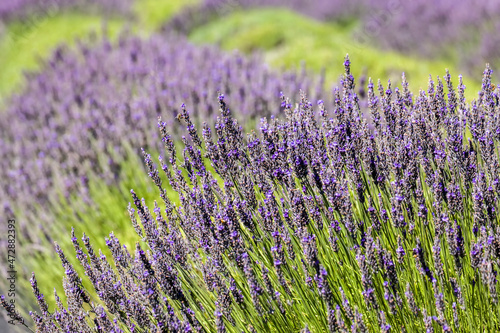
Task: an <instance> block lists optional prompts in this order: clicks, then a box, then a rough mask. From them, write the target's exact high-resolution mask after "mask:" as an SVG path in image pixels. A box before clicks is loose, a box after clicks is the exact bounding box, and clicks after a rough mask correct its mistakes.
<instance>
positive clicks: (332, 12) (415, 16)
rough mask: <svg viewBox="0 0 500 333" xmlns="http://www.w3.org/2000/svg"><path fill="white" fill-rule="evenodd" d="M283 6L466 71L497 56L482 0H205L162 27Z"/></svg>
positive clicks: (490, 2)
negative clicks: (449, 60)
mask: <svg viewBox="0 0 500 333" xmlns="http://www.w3.org/2000/svg"><path fill="white" fill-rule="evenodd" d="M249 7H286V8H290V9H293V10H295V11H297V12H298V13H301V14H303V15H307V16H310V17H313V18H315V19H318V20H322V21H331V20H336V21H344V22H345V21H352V20H355V19H358V20H359V21H360V23H361V24H360V25H359V26H358V28H357V29H356V31H355V33H354V35H355V37H356V39H357V40H358V41H359V42H360V43H373V42H377V43H378V46H382V47H390V48H392V49H395V50H397V51H402V52H404V53H407V54H414V53H415V52H417V53H419V54H420V55H424V56H441V57H442V56H451V57H457V58H458V59H457V60H458V61H460V64H461V65H462V66H463V67H464V68H465V69H466V70H467V72H468V74H472V73H477V71H478V70H481V69H482V67H483V66H484V63H486V62H490V63H495V62H499V61H500V49H499V48H498V47H497V45H498V44H499V42H500V40H499V38H500V37H499V35H498V33H497V32H498V31H500V20H499V19H500V2H499V1H497V0H485V1H480V2H478V3H474V4H473V3H471V2H470V1H468V0H455V1H454V0H439V1H430V0H416V1H403V0H392V1H382V0H291V1H288V0H287V1H284V0H265V1H264V0H205V1H204V2H203V3H202V4H200V5H198V6H192V7H187V8H185V9H184V10H183V11H181V13H180V14H179V15H177V17H175V18H174V19H172V20H171V21H169V22H168V23H167V24H166V26H165V30H172V29H174V30H178V31H182V32H184V33H187V32H189V31H191V30H192V29H194V28H195V27H197V26H200V25H203V24H205V23H207V22H208V21H209V20H211V19H213V18H214V17H218V16H221V15H224V14H227V13H230V12H231V11H233V10H237V9H238V8H249Z"/></svg>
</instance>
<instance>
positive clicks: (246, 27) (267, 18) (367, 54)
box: [190, 9, 481, 98]
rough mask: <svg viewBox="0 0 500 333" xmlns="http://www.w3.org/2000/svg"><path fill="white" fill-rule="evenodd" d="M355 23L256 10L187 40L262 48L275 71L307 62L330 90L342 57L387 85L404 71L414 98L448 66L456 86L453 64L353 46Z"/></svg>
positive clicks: (472, 93) (474, 87)
mask: <svg viewBox="0 0 500 333" xmlns="http://www.w3.org/2000/svg"><path fill="white" fill-rule="evenodd" d="M356 24H357V23H356V22H353V21H349V22H347V24H342V25H341V24H335V23H322V22H316V21H314V20H312V19H309V18H306V17H304V16H301V15H299V14H296V13H293V12H291V11H289V10H284V9H254V10H248V11H244V12H242V11H240V12H235V13H233V14H231V15H229V16H227V17H221V18H219V19H217V20H214V21H212V22H210V23H208V24H206V25H204V26H201V27H199V28H197V29H195V30H194V31H193V32H192V33H191V34H190V39H191V41H193V42H195V43H198V44H204V43H215V44H219V45H220V46H221V47H222V48H224V49H226V50H233V49H239V50H241V51H243V52H247V53H248V52H251V51H255V50H261V51H262V52H263V54H264V56H265V60H266V61H267V62H269V63H270V64H272V65H274V66H275V67H285V68H294V67H295V68H296V67H298V66H300V64H301V62H305V64H306V68H308V69H310V70H313V71H315V72H319V71H321V70H322V69H323V68H324V69H325V74H326V84H327V85H328V88H329V87H330V86H331V84H332V83H335V82H338V78H339V77H340V75H341V74H342V73H343V71H344V69H343V59H344V57H345V55H346V53H348V54H349V57H350V58H351V61H352V63H353V68H354V70H353V75H354V76H355V77H357V78H360V77H361V75H362V74H366V75H367V76H368V77H372V78H373V79H374V81H375V82H376V80H377V79H379V78H380V79H381V80H382V83H383V84H384V86H385V85H386V84H387V80H388V79H390V80H391V82H393V83H398V82H399V81H400V79H401V74H402V72H405V74H406V77H407V79H408V81H409V82H411V84H412V85H411V86H410V89H411V90H412V91H413V92H414V94H416V93H418V90H419V89H427V82H428V79H429V74H432V75H433V76H435V75H440V76H441V77H442V76H443V75H444V74H445V69H446V68H449V69H450V73H451V74H452V76H453V77H455V79H454V82H455V83H457V82H458V79H457V78H456V77H457V76H458V74H460V72H459V71H458V70H457V68H456V66H455V65H454V63H453V62H449V61H444V60H441V61H428V60H425V59H421V58H417V57H415V58H413V57H407V56H403V55H401V54H398V53H397V52H392V51H383V50H379V49H376V48H374V47H372V46H370V45H367V44H360V43H358V42H356V41H355V39H354V38H353V36H352V31H353V30H354V29H355V28H356ZM480 75H481V73H478V79H480V78H481V76H480ZM464 81H465V84H466V85H467V87H468V89H467V97H468V98H474V97H476V96H477V95H476V93H477V91H479V89H480V85H479V83H478V80H472V79H470V78H467V77H464Z"/></svg>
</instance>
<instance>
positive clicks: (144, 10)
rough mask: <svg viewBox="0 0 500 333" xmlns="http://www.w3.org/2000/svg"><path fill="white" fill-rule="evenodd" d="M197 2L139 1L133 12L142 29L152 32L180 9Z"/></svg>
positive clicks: (191, 0) (187, 0)
mask: <svg viewBox="0 0 500 333" xmlns="http://www.w3.org/2000/svg"><path fill="white" fill-rule="evenodd" d="M198 2H199V0H184V1H179V0H174V1H172V0H140V1H137V2H136V3H135V6H134V12H135V13H136V15H137V16H138V18H139V23H140V27H141V28H142V29H145V30H146V31H154V30H157V29H158V28H160V27H161V26H162V24H163V23H165V22H167V21H168V19H169V18H170V17H171V16H172V15H173V14H175V13H177V12H178V11H179V10H180V9H181V8H182V7H184V6H188V5H193V4H196V3H198Z"/></svg>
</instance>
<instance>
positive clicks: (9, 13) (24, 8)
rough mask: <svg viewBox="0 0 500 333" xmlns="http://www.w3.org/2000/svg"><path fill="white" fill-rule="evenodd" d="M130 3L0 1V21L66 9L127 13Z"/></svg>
mask: <svg viewBox="0 0 500 333" xmlns="http://www.w3.org/2000/svg"><path fill="white" fill-rule="evenodd" d="M132 3H133V0H6V1H0V21H2V22H6V21H10V20H13V19H29V18H30V17H33V16H39V15H41V16H46V15H52V14H54V13H56V12H58V11H60V10H61V9H67V8H78V9H80V10H89V9H91V10H95V9H96V8H98V9H99V11H100V12H101V11H105V12H113V13H128V12H129V11H130V8H131V5H132Z"/></svg>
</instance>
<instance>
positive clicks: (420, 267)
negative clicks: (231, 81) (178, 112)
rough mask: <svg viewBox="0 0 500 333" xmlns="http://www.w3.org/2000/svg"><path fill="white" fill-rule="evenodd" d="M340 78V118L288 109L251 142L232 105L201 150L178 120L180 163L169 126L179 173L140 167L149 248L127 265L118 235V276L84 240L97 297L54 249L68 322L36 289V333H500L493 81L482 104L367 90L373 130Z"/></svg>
mask: <svg viewBox="0 0 500 333" xmlns="http://www.w3.org/2000/svg"><path fill="white" fill-rule="evenodd" d="M344 65H345V69H346V74H345V76H344V79H343V80H342V87H341V88H339V89H336V90H335V91H334V96H335V104H334V106H333V107H332V108H331V109H327V108H326V105H325V103H323V102H322V101H319V102H318V103H317V106H314V105H313V103H311V102H310V101H309V100H308V99H307V98H306V95H305V94H302V95H301V98H300V100H299V101H298V103H297V104H296V105H295V107H294V106H293V105H292V103H291V102H290V100H289V99H288V98H286V97H284V96H282V97H281V100H282V103H283V108H284V111H283V115H284V117H271V118H270V119H266V118H263V119H262V121H261V125H260V133H259V134H257V133H254V132H251V133H248V134H247V135H246V138H245V136H244V135H243V132H242V128H241V127H240V126H239V124H238V122H237V121H236V120H235V119H234V118H233V117H232V116H231V112H230V110H229V107H228V104H227V98H225V97H224V96H223V95H220V96H219V110H220V114H219V117H218V118H217V120H216V123H215V127H214V130H213V132H212V130H210V127H209V126H208V125H205V126H204V128H203V135H201V136H200V135H199V134H198V130H197V128H196V127H193V126H192V125H191V124H192V121H191V119H190V118H189V114H188V113H183V116H182V118H183V121H184V123H185V124H186V127H187V131H188V133H189V136H190V138H191V139H185V140H184V145H185V147H184V150H183V152H182V156H181V155H180V154H178V153H177V151H176V150H175V149H172V145H171V139H170V138H169V136H168V133H167V132H166V131H165V124H164V122H162V121H161V119H160V120H159V123H158V125H159V127H160V132H161V133H162V137H163V143H164V144H165V148H166V152H167V157H168V160H169V163H167V162H165V158H162V159H160V165H161V169H162V171H163V172H162V173H160V171H158V169H157V167H156V166H155V163H154V162H153V161H152V159H151V156H150V155H149V154H148V153H147V152H144V154H143V156H144V160H145V163H146V165H147V166H148V169H149V175H150V177H151V178H152V180H153V183H154V184H156V186H157V187H158V189H159V193H160V197H161V201H160V203H157V202H155V203H154V209H153V210H150V209H149V208H148V207H147V205H146V203H145V202H144V200H140V199H139V197H138V196H137V195H136V193H135V192H134V191H132V192H131V193H132V201H133V205H134V206H135V209H132V208H130V212H131V216H132V221H133V224H135V229H136V231H137V233H138V236H139V237H140V238H141V239H142V243H137V245H136V249H135V253H134V254H132V253H131V252H130V250H128V249H127V248H126V247H124V246H122V245H121V244H120V242H119V241H118V240H117V239H116V237H114V235H113V234H111V235H110V236H109V238H108V239H107V245H108V247H109V249H110V251H111V253H112V256H113V259H114V267H112V266H111V264H110V263H109V261H108V259H107V258H106V257H105V256H103V255H102V254H100V255H98V254H97V253H96V252H95V251H94V250H93V249H92V247H91V245H90V243H89V241H88V238H87V237H86V236H84V237H83V238H82V241H83V243H84V245H85V248H86V250H83V248H82V247H81V245H80V243H79V242H78V240H77V239H76V238H73V244H74V246H75V250H76V253H77V258H78V260H79V261H80V262H81V263H82V265H83V266H84V268H85V274H86V275H87V277H88V278H89V279H90V280H91V282H92V284H93V286H94V289H95V290H94V291H86V290H84V289H82V288H81V279H80V278H79V277H78V276H77V275H76V274H75V270H74V269H73V267H72V266H71V264H69V262H68V260H67V259H66V256H65V255H64V253H63V252H62V251H61V249H60V248H59V247H57V246H56V250H57V253H58V254H59V256H60V258H61V260H62V263H63V266H64V267H65V270H66V277H65V280H64V285H65V292H66V294H67V298H68V306H67V307H64V306H63V305H62V304H61V303H60V302H59V303H58V306H57V309H55V310H54V311H53V312H52V313H51V312H50V311H48V310H47V306H46V305H45V304H44V301H43V299H44V298H43V296H42V295H40V292H39V290H38V289H37V288H36V281H34V278H33V280H32V285H33V286H34V287H33V288H34V291H35V294H36V296H37V299H38V302H39V304H40V308H41V312H40V313H33V314H32V317H33V318H34V320H35V322H36V326H37V329H38V331H39V332H61V331H67V330H71V331H79V332H90V331H92V329H93V328H94V329H97V330H98V331H105V332H122V331H126V332H137V331H140V332H144V331H161V332H193V331H194V332H213V331H217V332H227V331H230V332H233V331H234V332H242V331H243V332H299V331H302V332H349V331H351V332H368V331H369V332H389V331H392V330H396V331H400V330H401V331H404V332H423V331H427V332H433V331H434V330H443V331H446V332H449V331H465V332H472V331H476V330H477V328H480V330H481V331H496V330H497V329H498V325H499V324H498V323H499V320H500V318H499V314H498V312H497V311H491V309H496V308H498V295H497V287H498V286H497V285H498V283H497V271H498V269H499V265H498V263H499V259H500V245H499V244H500V236H499V231H500V230H499V227H498V216H497V214H496V212H497V209H498V205H497V201H498V193H500V191H499V190H500V188H499V187H500V182H499V179H498V177H499V174H500V170H499V168H500V163H499V157H498V145H499V143H500V137H499V133H500V130H499V128H500V123H499V118H498V117H497V114H498V112H499V111H500V104H499V98H498V93H499V89H498V88H494V87H493V86H492V85H491V70H490V69H489V68H486V70H485V72H484V76H483V87H482V90H481V91H480V92H479V96H478V99H477V100H475V101H473V102H472V103H470V104H466V102H465V98H464V90H465V86H464V84H463V82H462V80H461V79H459V84H458V86H457V88H455V86H454V85H453V83H452V81H451V77H450V75H449V74H447V75H445V76H444V77H443V78H439V77H438V78H437V79H436V81H434V80H433V79H430V80H429V87H428V90H427V91H420V92H419V93H418V94H417V95H413V94H412V93H411V92H410V90H409V88H408V84H407V82H406V80H405V78H404V77H403V87H402V88H397V87H392V86H391V84H390V83H389V84H388V85H386V86H385V87H384V86H383V85H382V83H381V82H379V83H378V87H377V88H376V86H375V85H374V84H373V82H371V81H370V82H369V84H368V89H367V93H368V98H369V105H370V111H371V114H372V117H371V119H370V120H367V119H365V117H363V116H362V114H361V112H360V109H359V100H358V97H357V94H356V93H355V92H354V87H355V81H354V78H353V77H352V75H351V74H350V61H349V59H348V58H347V59H346V61H345V63H344ZM315 109H316V110H315ZM200 137H202V139H200ZM161 179H168V181H169V183H170V184H171V186H172V188H173V189H174V190H175V191H176V192H177V193H178V195H179V197H180V204H178V205H176V204H174V203H173V202H171V201H170V199H169V197H168V196H167V195H162V194H164V192H165V190H164V188H163V182H162V181H161ZM160 207H161V208H160ZM136 212H137V213H136ZM73 237H74V236H73ZM144 244H146V245H144ZM91 293H94V294H97V295H98V297H99V298H100V300H101V301H96V300H93V299H92V298H90V297H89V294H91Z"/></svg>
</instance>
